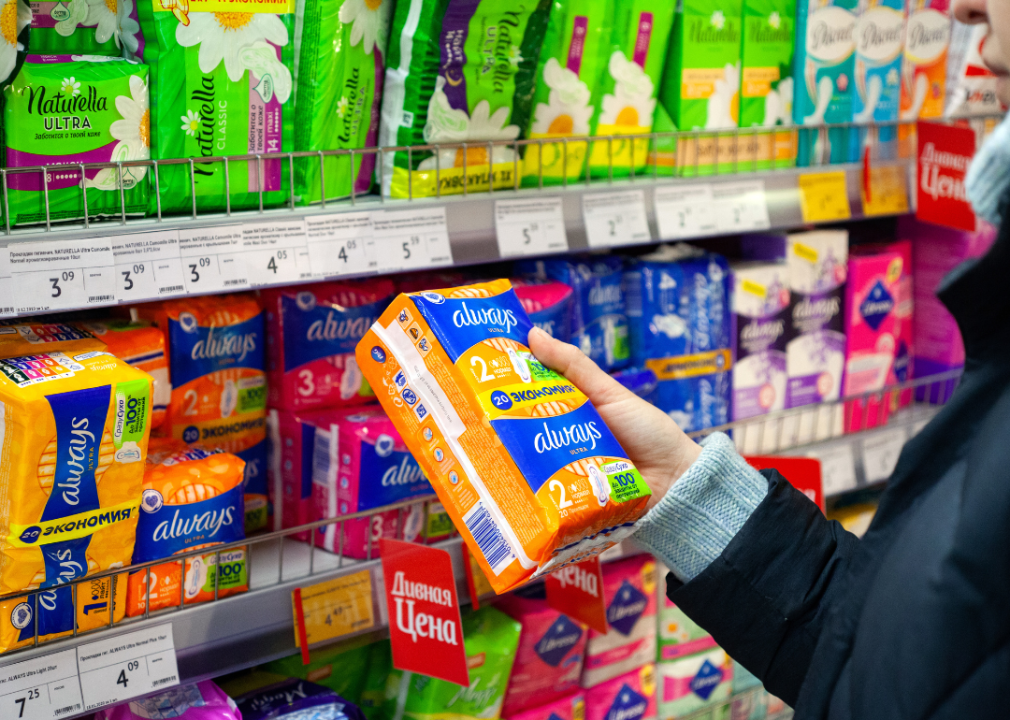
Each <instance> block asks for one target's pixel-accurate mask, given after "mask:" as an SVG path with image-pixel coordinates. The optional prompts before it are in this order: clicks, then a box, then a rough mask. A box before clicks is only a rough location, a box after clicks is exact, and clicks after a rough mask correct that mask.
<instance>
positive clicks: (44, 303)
mask: <svg viewBox="0 0 1010 720" xmlns="http://www.w3.org/2000/svg"><path fill="white" fill-rule="evenodd" d="M8 258H9V268H10V275H11V284H12V286H13V287H14V297H13V303H14V310H15V312H17V313H19V314H20V313H33V312H47V311H50V310H66V309H76V308H83V307H87V306H91V305H107V304H109V303H114V302H115V301H116V285H115V272H116V268H115V258H114V257H113V255H112V241H111V240H110V239H109V238H93V239H89V240H73V241H67V240H53V241H45V242H23V243H16V244H11V245H9V246H8Z"/></svg>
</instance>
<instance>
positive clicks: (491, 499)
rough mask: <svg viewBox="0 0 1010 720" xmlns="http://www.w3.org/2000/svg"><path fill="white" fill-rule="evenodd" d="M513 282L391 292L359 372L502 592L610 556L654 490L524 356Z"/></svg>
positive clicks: (557, 383) (593, 421)
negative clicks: (601, 555) (578, 563)
mask: <svg viewBox="0 0 1010 720" xmlns="http://www.w3.org/2000/svg"><path fill="white" fill-rule="evenodd" d="M532 328H533V326H532V324H531V323H530V321H529V318H528V317H527V315H526V313H525V311H524V310H523V308H522V304H521V303H520V302H519V299H518V298H517V297H516V294H515V292H513V291H512V287H511V285H510V284H509V282H508V281H507V280H494V281H491V282H487V283H480V284H475V285H468V286H465V287H461V288H450V289H447V290H440V291H428V292H422V293H418V294H410V295H399V296H398V297H397V298H396V299H395V300H394V301H393V304H392V305H391V306H390V307H389V308H388V309H387V310H386V312H384V313H383V314H382V317H380V318H379V321H378V322H376V323H375V324H374V325H373V326H372V328H371V330H369V332H368V334H366V335H365V337H364V339H362V341H361V342H360V343H359V344H358V349H357V357H358V365H359V366H360V367H361V369H362V371H363V372H364V374H365V377H366V378H367V379H368V381H369V383H371V385H372V387H373V388H375V390H376V395H377V396H378V398H379V400H380V402H382V404H383V408H384V409H385V410H386V411H387V412H388V413H389V416H390V419H391V420H392V421H393V423H394V425H395V426H396V428H397V430H399V431H400V435H401V436H402V437H403V440H404V442H405V443H406V445H407V448H408V449H409V450H410V451H411V453H412V454H413V455H414V457H415V458H417V459H418V461H419V462H420V463H421V467H422V469H423V470H424V472H425V474H426V475H427V476H428V478H429V480H431V482H432V484H433V485H434V487H435V490H436V492H437V493H438V496H439V499H440V500H441V501H442V503H443V505H445V507H446V510H447V511H448V512H449V515H450V516H451V517H452V519H453V522H454V523H455V525H456V528H457V529H458V530H459V531H460V533H461V534H462V535H463V537H464V539H465V540H466V542H467V545H468V546H469V549H470V552H471V553H472V554H473V555H474V557H476V558H477V560H478V562H479V563H480V565H481V568H482V569H483V571H484V574H485V575H487V577H488V579H489V581H490V582H491V585H492V587H493V588H494V589H495V591H496V592H499V593H501V592H504V591H506V590H510V589H512V588H514V587H516V586H518V585H520V584H522V583H524V582H526V581H527V580H529V579H530V578H531V577H534V576H540V575H543V574H546V573H549V572H553V571H554V570H557V569H558V568H560V567H562V566H563V565H564V564H566V563H568V562H570V561H578V560H583V559H585V558H587V557H589V556H591V555H594V554H596V553H598V552H600V551H602V550H605V549H606V548H607V547H610V546H611V545H613V544H614V543H616V542H617V541H618V540H620V539H621V538H622V537H624V536H625V535H626V534H628V533H629V532H630V530H631V525H632V524H633V523H634V522H635V520H637V519H638V518H639V517H640V516H641V515H642V513H643V512H644V509H645V503H646V502H647V498H648V496H649V495H650V491H649V488H648V486H646V484H645V482H644V480H643V479H642V476H641V474H640V473H639V472H638V470H636V469H635V467H634V465H632V463H631V462H630V461H629V460H628V459H627V456H626V454H625V452H624V450H622V449H621V446H620V445H619V444H618V442H617V440H616V439H615V438H614V436H613V435H612V434H611V433H610V431H609V430H608V429H607V427H606V425H605V424H604V423H603V420H602V418H601V417H600V415H599V413H598V412H597V411H596V409H595V408H594V407H593V406H592V404H591V403H590V402H589V400H588V398H586V396H585V395H583V394H582V393H581V392H580V391H579V390H578V389H577V388H576V387H575V386H574V385H572V384H571V383H570V382H569V381H568V380H566V379H565V378H564V377H562V376H560V375H558V374H557V373H555V372H553V371H551V370H548V369H547V368H545V367H544V366H543V365H541V364H540V363H539V362H538V361H537V360H536V359H535V358H534V357H533V355H532V353H530V351H529V348H528V346H527V335H528V333H529V331H530V330H531V329H532Z"/></svg>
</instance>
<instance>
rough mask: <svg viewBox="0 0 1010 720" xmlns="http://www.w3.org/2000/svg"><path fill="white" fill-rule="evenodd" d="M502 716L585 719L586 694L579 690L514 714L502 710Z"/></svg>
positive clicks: (524, 719)
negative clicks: (507, 713)
mask: <svg viewBox="0 0 1010 720" xmlns="http://www.w3.org/2000/svg"><path fill="white" fill-rule="evenodd" d="M520 642H522V640H521V639H520ZM513 672H514V670H513ZM502 717H503V718H505V720H585V718H586V696H585V695H583V694H582V693H581V692H580V693H576V694H574V695H568V696H566V697H563V698H560V699H558V700H555V701H554V702H549V703H544V704H543V705H540V706H538V707H535V708H530V709H529V710H524V711H523V712H521V713H516V714H515V715H506V714H505V713H504V712H503V713H502Z"/></svg>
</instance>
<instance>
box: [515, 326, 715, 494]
mask: <svg viewBox="0 0 1010 720" xmlns="http://www.w3.org/2000/svg"><path fill="white" fill-rule="evenodd" d="M529 344H530V350H532V351H533V354H534V355H535V356H536V358H537V359H538V360H539V361H540V362H542V363H543V364H544V365H546V366H547V367H549V368H550V369H552V370H554V371H556V372H559V373H561V374H562V375H564V376H565V377H566V378H568V379H569V380H571V381H572V383H573V384H574V385H575V387H577V388H578V389H579V390H581V391H582V392H584V393H585V394H586V395H587V396H588V397H589V400H590V401H591V402H592V403H593V405H595V406H596V409H597V410H598V411H599V413H600V416H601V417H602V418H603V421H604V422H605V423H607V427H609V428H610V430H611V432H613V433H614V436H615V437H616V438H617V441H618V442H619V443H621V447H623V448H624V450H625V451H626V452H627V453H628V459H630V460H631V461H632V462H633V463H635V467H637V468H638V471H639V472H640V473H642V477H643V478H644V479H645V482H646V483H647V484H648V485H649V489H651V490H652V498H650V500H649V507H650V508H651V507H652V506H653V505H655V504H656V503H657V502H659V501H660V500H661V499H662V497H663V496H664V495H665V494H666V491H667V490H669V489H670V487H671V486H672V485H673V483H675V482H676V481H677V479H678V478H679V477H680V476H681V475H683V474H684V472H685V471H686V470H687V468H688V467H690V465H691V463H693V462H694V461H695V460H697V459H698V456H699V455H700V454H701V447H700V446H699V445H698V444H697V443H695V442H694V441H693V440H691V439H690V438H689V437H688V436H687V435H685V434H684V432H683V431H682V430H681V429H680V428H679V427H677V424H676V423H675V422H673V420H671V419H670V416H669V415H667V414H666V413H665V412H663V411H662V410H660V409H659V408H657V407H655V406H654V405H651V404H649V403H647V402H646V401H645V400H643V399H642V398H640V397H638V396H637V395H635V394H634V393H633V392H631V391H630V390H628V389H627V388H626V387H624V386H623V385H621V384H620V383H619V382H617V381H616V380H614V378H612V377H610V376H609V375H607V373H605V372H603V371H602V370H600V368H599V367H598V366H597V365H596V363H594V362H593V361H592V360H590V359H589V358H588V357H586V356H585V354H583V352H582V351H581V350H579V349H578V348H577V347H575V346H574V345H569V344H568V343H565V342H561V341H560V340H555V339H554V338H552V337H551V336H550V335H548V334H547V333H545V332H544V331H543V330H541V329H540V328H533V330H532V331H530V334H529Z"/></svg>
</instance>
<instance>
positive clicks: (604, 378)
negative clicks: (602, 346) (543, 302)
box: [528, 327, 631, 405]
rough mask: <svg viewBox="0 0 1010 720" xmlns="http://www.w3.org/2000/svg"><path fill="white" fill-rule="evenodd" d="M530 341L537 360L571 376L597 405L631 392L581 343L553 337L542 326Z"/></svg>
mask: <svg viewBox="0 0 1010 720" xmlns="http://www.w3.org/2000/svg"><path fill="white" fill-rule="evenodd" d="M528 342H529V346H530V350H532V351H533V355H535V356H536V358H537V360H539V361H540V362H542V363H543V364H544V365H546V366H547V367H549V368H550V369H551V370H554V371H555V372H558V373H560V374H562V375H564V376H565V377H566V378H568V379H569V380H571V382H572V384H574V385H575V387H577V388H578V389H579V390H581V391H582V392H584V393H585V394H586V395H587V396H588V397H589V399H590V400H591V401H592V403H593V404H594V405H605V404H607V403H612V402H617V401H618V400H622V399H624V398H625V397H626V396H627V394H630V392H631V391H630V390H628V389H627V388H625V387H624V386H623V385H621V384H620V383H619V382H617V381H616V380H614V378H612V377H610V376H609V375H608V374H607V373H605V372H603V370H601V369H600V368H599V366H598V365H597V364H596V363H594V362H593V361H592V360H590V359H589V358H588V357H586V355H585V353H583V352H582V351H581V350H579V349H578V348H577V347H575V346H574V345H571V344H569V343H566V342H561V341H560V340H556V339H554V338H552V337H551V336H550V335H548V334H547V333H546V332H544V331H543V330H541V329H540V328H538V327H535V328H533V329H532V330H531V331H530V334H529V340H528Z"/></svg>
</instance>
